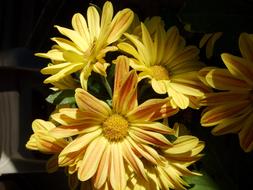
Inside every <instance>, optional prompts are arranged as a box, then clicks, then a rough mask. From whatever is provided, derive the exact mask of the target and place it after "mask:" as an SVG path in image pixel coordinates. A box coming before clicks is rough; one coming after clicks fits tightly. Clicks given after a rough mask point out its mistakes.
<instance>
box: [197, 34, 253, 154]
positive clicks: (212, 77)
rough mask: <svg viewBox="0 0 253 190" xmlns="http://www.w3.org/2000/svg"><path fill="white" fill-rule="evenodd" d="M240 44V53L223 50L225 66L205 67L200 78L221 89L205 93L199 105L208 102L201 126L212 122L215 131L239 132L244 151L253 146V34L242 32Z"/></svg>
mask: <svg viewBox="0 0 253 190" xmlns="http://www.w3.org/2000/svg"><path fill="white" fill-rule="evenodd" d="M239 47H240V51H241V54H242V56H243V57H238V56H234V55H231V54H228V53H223V54H222V55H221V58H222V60H223V62H224V64H225V65H226V67H227V69H221V68H205V69H203V70H201V71H200V72H199V73H200V78H201V79H202V80H203V81H204V83H206V84H207V85H210V86H211V87H213V88H215V89H218V90H221V92H217V93H210V94H206V96H205V98H204V99H203V100H202V105H206V106H208V107H207V108H206V109H205V110H204V112H203V114H202V118H201V124H202V126H205V127H209V126H215V128H214V129H213V130H212V133H213V134H214V135H223V134H227V133H238V134H239V139H240V145H241V147H242V148H243V150H244V151H246V152H249V151H252V150H253V129H252V125H253V37H252V35H251V34H247V33H242V34H241V35H240V38H239Z"/></svg>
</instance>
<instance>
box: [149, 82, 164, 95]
mask: <svg viewBox="0 0 253 190" xmlns="http://www.w3.org/2000/svg"><path fill="white" fill-rule="evenodd" d="M166 84H167V82H166V81H164V80H156V79H154V78H152V79H151V85H152V88H153V90H154V91H155V92H156V93H158V94H165V93H166V92H167V88H166Z"/></svg>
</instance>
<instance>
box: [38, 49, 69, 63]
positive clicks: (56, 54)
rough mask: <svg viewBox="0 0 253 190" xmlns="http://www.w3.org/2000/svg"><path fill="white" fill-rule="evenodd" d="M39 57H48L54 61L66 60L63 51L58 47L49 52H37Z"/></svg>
mask: <svg viewBox="0 0 253 190" xmlns="http://www.w3.org/2000/svg"><path fill="white" fill-rule="evenodd" d="M35 55H36V56H38V57H43V58H48V59H51V60H54V61H64V58H63V56H62V52H61V51H59V50H56V49H52V50H49V51H48V52H47V53H35Z"/></svg>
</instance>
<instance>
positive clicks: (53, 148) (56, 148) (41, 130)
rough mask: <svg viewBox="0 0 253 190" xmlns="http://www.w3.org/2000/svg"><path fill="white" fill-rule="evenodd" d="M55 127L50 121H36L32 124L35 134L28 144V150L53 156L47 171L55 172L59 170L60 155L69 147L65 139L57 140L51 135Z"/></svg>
mask: <svg viewBox="0 0 253 190" xmlns="http://www.w3.org/2000/svg"><path fill="white" fill-rule="evenodd" d="M53 128H55V125H54V124H53V123H52V122H50V121H44V120H41V119H36V120H34V121H33V123H32V129H33V132H34V134H32V135H31V137H30V139H29V141H28V142H27V143H26V148H28V149H30V150H37V151H40V152H42V153H45V154H53V156H52V157H51V158H50V159H49V160H48V162H47V171H48V172H50V173H51V172H54V171H56V170H57V169H58V155H59V153H60V152H61V151H62V150H63V149H64V148H65V147H66V146H67V145H68V143H69V142H68V141H67V140H65V139H56V138H54V137H53V136H52V135H50V134H49V131H50V130H51V129H53Z"/></svg>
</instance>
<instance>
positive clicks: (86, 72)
mask: <svg viewBox="0 0 253 190" xmlns="http://www.w3.org/2000/svg"><path fill="white" fill-rule="evenodd" d="M91 71H92V66H91V64H90V63H87V64H86V65H85V66H84V68H83V69H82V71H81V74H80V83H81V86H82V88H83V89H84V90H87V88H88V87H87V83H88V78H89V76H90V75H91Z"/></svg>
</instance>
